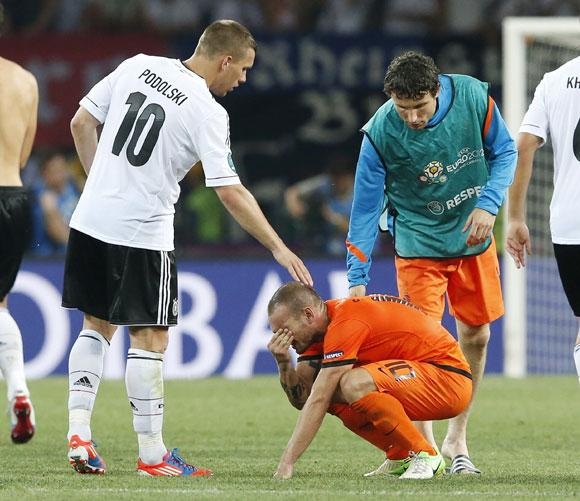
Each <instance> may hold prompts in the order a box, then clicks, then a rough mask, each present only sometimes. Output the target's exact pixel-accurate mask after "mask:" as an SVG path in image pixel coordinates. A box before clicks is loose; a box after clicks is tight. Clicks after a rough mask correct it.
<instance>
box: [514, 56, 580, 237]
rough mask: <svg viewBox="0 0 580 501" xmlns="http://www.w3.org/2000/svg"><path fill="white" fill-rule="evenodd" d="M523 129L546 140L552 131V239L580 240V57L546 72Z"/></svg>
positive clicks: (524, 120) (524, 121)
mask: <svg viewBox="0 0 580 501" xmlns="http://www.w3.org/2000/svg"><path fill="white" fill-rule="evenodd" d="M520 132H527V133H529V134H533V135H534V136H538V137H540V138H541V139H542V141H543V142H545V141H546V140H547V138H548V135H550V137H551V139H552V147H553V150H554V194H553V196H552V201H551V203H550V229H551V232H552V241H553V242H554V243H556V244H568V245H573V244H574V245H577V244H580V218H579V216H578V215H579V214H580V57H577V58H575V59H572V60H571V61H569V62H567V63H566V64H564V65H562V66H560V67H559V68H558V69H557V70H555V71H552V72H550V73H546V74H545V75H544V78H543V79H542V81H541V82H540V83H539V84H538V87H537V88H536V92H535V94H534V99H533V101H532V103H531V104H530V107H529V109H528V111H527V113H526V115H525V117H524V119H523V121H522V125H521V127H520Z"/></svg>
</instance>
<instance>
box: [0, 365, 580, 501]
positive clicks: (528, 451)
mask: <svg viewBox="0 0 580 501" xmlns="http://www.w3.org/2000/svg"><path fill="white" fill-rule="evenodd" d="M30 387H31V391H32V397H33V401H34V404H35V407H36V413H37V421H38V429H37V435H36V436H35V437H34V439H33V440H32V441H31V442H30V443H29V444H26V445H12V443H11V442H10V437H9V433H8V429H9V428H8V418H7V417H6V416H5V415H2V416H0V429H3V430H4V432H3V433H2V434H1V435H0V498H2V499H8V498H10V499H15V497H18V498H24V499H26V498H43V499H47V500H48V499H79V498H80V499H82V498H85V499H91V498H93V497H94V496H96V499H105V498H110V499H160V497H161V496H168V497H169V498H170V499H172V498H190V499H191V498H195V499H248V500H250V499H280V498H283V499H308V500H318V499H321V500H322V499H360V498H361V497H365V498H369V499H373V498H379V497H380V498H391V499H395V498H396V499H411V498H416V497H417V496H429V499H444V498H450V497H453V498H457V499H459V498H470V499H481V498H488V497H491V498H495V499H503V498H530V497H543V498H545V499H554V498H564V497H573V496H575V495H576V496H578V495H580V458H579V456H578V454H577V447H578V445H579V444H580V426H578V422H579V420H580V408H579V407H580V406H579V403H580V387H579V386H578V380H577V379H576V378H575V377H573V376H568V377H531V378H528V379H526V380H521V381H519V380H510V379H505V378H500V377H487V378H486V379H485V381H484V383H483V385H482V387H481V391H480V394H479V398H478V401H477V402H476V406H475V409H474V411H473V414H472V419H471V426H470V433H469V438H470V452H471V456H472V459H473V460H474V462H475V464H476V465H477V466H478V467H480V468H481V469H482V470H483V472H484V473H483V475H481V476H480V477H475V476H450V475H448V476H445V477H443V478H440V479H435V480H431V481H408V482H404V481H400V480H398V479H395V478H386V477H383V478H370V479H365V478H363V477H362V474H363V473H365V472H367V471H370V470H372V469H374V468H375V467H376V466H378V465H379V464H380V463H381V462H382V460H383V457H382V455H381V453H380V452H379V451H378V450H376V449H374V448H373V447H372V446H369V445H367V444H366V443H365V442H363V441H362V440H360V439H359V438H358V437H356V436H355V435H353V434H351V433H350V432H349V431H348V430H346V429H345V428H344V427H343V426H342V424H341V423H340V421H339V420H338V419H336V418H334V417H332V416H327V417H326V419H325V422H324V424H323V427H322V429H321V431H320V432H319V434H318V436H317V437H316V439H315V440H314V442H313V444H312V445H311V447H310V448H309V449H308V451H307V452H306V453H305V454H304V456H303V457H302V458H301V459H300V461H299V462H298V464H297V466H296V468H295V477H294V478H293V479H292V480H289V481H285V482H279V481H274V480H272V478H271V476H272V473H273V472H274V469H275V468H276V465H277V462H278V459H279V458H280V455H281V453H282V450H283V448H284V446H285V444H286V442H287V441H288V439H289V437H290V435H291V433H292V430H293V427H294V423H295V422H296V417H297V414H298V413H297V411H295V410H294V409H293V408H292V407H290V405H289V404H288V402H287V401H286V397H285V395H284V394H283V393H282V391H281V389H280V387H279V384H278V381H277V378H275V377H256V378H253V379H250V380H241V381H231V380H226V379H222V378H212V379H207V380H193V381H168V382H167V383H166V398H165V403H166V407H165V409H166V413H165V431H164V437H165V443H166V445H167V446H168V447H179V448H180V452H181V453H182V454H183V456H184V458H185V459H186V460H188V461H190V462H192V463H193V464H198V465H200V466H203V467H210V468H212V469H213V471H214V476H213V477H212V478H209V479H187V478H143V477H139V476H137V475H136V473H135V471H134V469H135V465H136V460H137V440H136V437H135V435H134V433H133V430H132V422H131V412H130V409H129V404H128V402H127V399H126V396H125V387H124V384H123V382H122V381H104V382H103V383H102V384H101V388H100V391H99V398H98V400H97V403H96V408H95V413H94V416H93V435H94V439H95V440H96V441H97V443H98V445H99V450H100V451H101V454H102V456H103V457H104V459H105V461H106V462H107V465H108V471H107V474H106V475H105V476H103V477H97V476H88V475H84V476H81V475H77V474H75V473H74V472H73V470H72V469H71V468H70V467H69V465H68V462H67V459H66V438H65V437H66V428H67V410H66V407H67V397H68V394H67V381H66V380H65V379H64V378H50V379H46V380H43V381H31V382H30ZM444 431H445V425H444V423H437V424H436V435H437V438H438V440H439V442H440V441H441V440H442V438H443V435H444Z"/></svg>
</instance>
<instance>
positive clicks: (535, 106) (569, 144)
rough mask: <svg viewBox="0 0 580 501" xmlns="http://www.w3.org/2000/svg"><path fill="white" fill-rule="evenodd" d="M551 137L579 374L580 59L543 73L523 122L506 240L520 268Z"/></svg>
mask: <svg viewBox="0 0 580 501" xmlns="http://www.w3.org/2000/svg"><path fill="white" fill-rule="evenodd" d="M548 135H549V136H550V137H551V139H552V147H553V150H554V193H553V195H552V201H551V202H550V231H551V234H552V242H553V245H554V254H555V256H556V263H557V264H558V271H559V273H560V279H561V280H562V285H563V286H564V291H565V293H566V297H567V298H568V302H569V303H570V306H571V307H572V310H573V311H574V315H576V318H577V319H578V321H579V330H578V335H577V338H576V346H575V347H574V362H575V364H576V370H577V372H578V377H580V266H579V265H578V263H579V262H580V219H579V216H578V215H579V214H580V196H579V194H580V57H576V58H575V59H572V60H571V61H569V62H567V63H566V64H564V65H562V66H560V67H559V68H558V69H556V70H555V71H552V72H549V73H546V74H545V75H544V77H543V79H542V81H541V82H540V83H539V84H538V86H537V87H536V92H535V94H534V99H533V101H532V103H531V104H530V107H529V108H528V111H527V113H526V115H525V116H524V119H523V121H522V124H521V126H520V134H519V138H518V152H519V156H518V165H517V169H516V175H515V179H514V183H513V184H512V186H511V188H510V191H509V219H508V231H507V243H506V249H507V251H508V252H509V253H510V254H511V256H512V257H513V258H514V261H515V263H516V266H517V267H518V268H519V267H520V266H525V265H526V254H531V251H532V246H531V239H530V232H529V230H528V227H527V226H526V222H525V213H526V193H527V190H528V185H529V182H530V178H531V175H532V164H533V162H534V155H535V153H536V150H537V149H538V148H540V147H541V146H543V145H544V143H545V142H546V140H547V138H548Z"/></svg>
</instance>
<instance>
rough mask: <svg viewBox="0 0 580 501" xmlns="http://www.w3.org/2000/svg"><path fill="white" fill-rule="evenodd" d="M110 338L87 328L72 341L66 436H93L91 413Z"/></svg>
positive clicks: (89, 437)
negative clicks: (73, 342)
mask: <svg viewBox="0 0 580 501" xmlns="http://www.w3.org/2000/svg"><path fill="white" fill-rule="evenodd" d="M108 347H109V341H107V339H105V338H104V337H103V336H101V334H99V333H98V332H97V331H93V330H89V329H85V330H82V331H81V332H80V334H79V337H78V338H77V340H76V341H75V344H74V345H73V347H72V349H71V351H70V355H69V359H68V388H69V397H68V411H69V414H68V415H69V429H68V434H67V437H68V439H69V440H70V438H71V437H72V436H73V435H78V436H79V437H80V438H81V440H87V441H88V440H91V438H92V436H91V415H92V413H93V405H94V404H95V398H97V391H98V390H99V384H100V383H101V377H102V376H103V365H104V362H105V353H106V352H107V348H108Z"/></svg>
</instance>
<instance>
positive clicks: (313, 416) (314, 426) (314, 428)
mask: <svg viewBox="0 0 580 501" xmlns="http://www.w3.org/2000/svg"><path fill="white" fill-rule="evenodd" d="M351 368H352V364H349V365H340V366H337V367H328V368H325V369H322V370H321V371H320V374H319V375H318V377H317V378H316V381H315V383H314V386H313V387H312V393H311V394H310V397H309V398H308V400H307V401H306V405H304V408H303V409H302V411H301V412H300V416H299V417H298V422H297V423H296V428H295V429H294V433H293V434H292V438H290V441H289V442H288V445H287V446H286V450H285V451H284V454H282V458H281V459H280V463H279V464H278V468H277V470H276V473H275V474H274V477H276V478H279V479H287V478H290V477H291V476H292V472H293V470H294V464H295V463H296V461H297V460H298V458H299V457H300V456H301V455H302V454H303V453H304V451H305V450H306V449H307V448H308V446H309V445H310V444H311V442H312V440H313V439H314V437H315V436H316V433H317V432H318V430H319V429H320V426H321V425H322V420H323V419H324V415H325V414H326V411H327V409H328V406H329V404H330V402H331V400H332V396H333V394H334V392H335V391H336V388H337V387H338V382H339V381H340V378H341V377H342V376H343V374H344V373H345V372H347V371H349V370H350V369H351Z"/></svg>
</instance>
